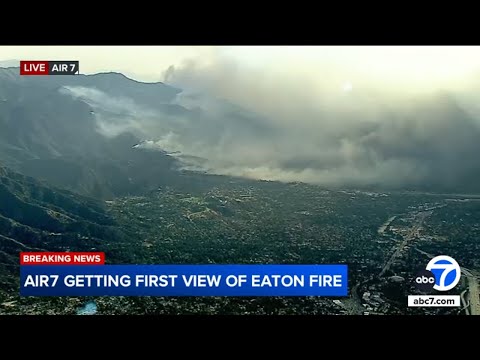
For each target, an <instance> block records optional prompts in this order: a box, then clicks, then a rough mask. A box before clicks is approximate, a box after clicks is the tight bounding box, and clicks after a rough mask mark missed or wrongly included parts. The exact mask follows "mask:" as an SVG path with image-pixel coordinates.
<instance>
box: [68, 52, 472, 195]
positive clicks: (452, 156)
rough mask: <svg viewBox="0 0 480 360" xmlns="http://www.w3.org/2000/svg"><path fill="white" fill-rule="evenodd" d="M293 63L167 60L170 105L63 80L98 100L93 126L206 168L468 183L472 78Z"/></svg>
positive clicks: (450, 185) (332, 183) (357, 180)
mask: <svg viewBox="0 0 480 360" xmlns="http://www.w3.org/2000/svg"><path fill="white" fill-rule="evenodd" d="M293 74H295V72H293ZM296 74H297V75H298V76H293V75H292V72H291V71H290V72H288V73H286V74H282V73H281V72H276V71H273V72H262V71H261V70H258V69H255V68H247V67H242V66H240V65H239V64H237V63H235V62H233V61H229V60H225V59H220V60H219V61H210V62H209V63H208V64H207V65H205V64H200V63H197V62H195V61H193V60H192V61H189V62H185V63H183V64H180V65H176V66H170V67H169V68H168V69H167V70H166V71H165V73H164V76H165V79H166V80H167V81H168V82H169V83H171V84H173V85H175V86H177V87H179V88H182V89H184V91H183V92H182V93H181V94H179V95H178V96H177V98H176V99H175V101H174V103H171V104H169V105H175V106H179V107H180V108H181V109H183V112H182V114H174V115H172V114H171V113H165V112H162V111H159V110H158V109H157V110H153V109H146V108H144V107H140V106H138V105H137V104H135V102H134V101H133V100H132V99H117V98H111V97H109V95H108V94H105V93H100V92H98V91H97V92H95V91H92V90H91V89H79V88H77V89H69V91H71V92H72V93H73V94H74V95H75V96H82V97H84V98H86V99H88V101H90V102H91V103H92V104H93V105H94V106H96V107H97V108H101V109H103V113H100V112H99V115H98V117H97V118H98V123H99V131H100V132H101V133H103V134H105V135H116V134H117V133H118V132H122V131H131V132H135V133H136V134H137V135H139V136H141V137H142V138H143V139H145V141H144V142H143V143H141V144H139V145H138V146H139V147H146V148H150V149H152V148H159V149H162V150H166V151H170V152H173V153H174V154H178V156H179V157H182V156H183V157H185V158H187V157H188V159H189V165H190V166H192V167H196V168H198V167H200V166H201V167H202V168H204V169H206V170H208V171H210V172H212V173H218V174H229V175H240V176H247V177H251V178H258V179H268V180H282V181H304V182H309V183H315V184H322V185H326V186H329V187H341V186H354V187H355V186H377V187H389V188H391V187H393V188H405V187H407V188H418V187H421V188H423V189H428V188H434V187H435V188H442V189H447V190H454V189H459V190H461V191H463V190H466V191H469V190H470V189H475V186H476V183H477V179H478V176H479V175H480V162H479V161H478V160H477V156H478V154H479V153H480V141H479V139H480V121H479V116H478V114H479V113H480V108H478V106H477V105H476V104H478V103H480V102H479V100H480V99H479V96H478V95H477V94H480V93H479V92H476V91H475V88H476V89H479V88H480V87H475V84H473V85H472V84H469V88H468V89H467V88H459V87H452V88H449V87H448V86H447V85H448V84H443V85H442V86H438V88H431V89H429V91H418V92H417V91H414V90H415V89H410V90H409V91H406V90H405V86H403V87H402V88H401V89H395V88H394V87H386V88H385V89H382V88H380V87H379V86H373V85H372V86H370V85H371V84H370V83H369V82H368V79H365V78H362V79H360V78H359V77H357V78H355V76H353V75H351V74H350V75H351V76H350V77H349V78H348V80H346V81H345V82H343V83H342V82H336V81H337V80H338V79H341V77H338V75H336V74H329V73H328V69H326V70H325V76H324V79H325V81H324V83H322V81H320V82H319V80H318V79H319V77H318V76H316V77H315V79H316V80H315V81H312V80H311V79H309V72H308V71H306V70H305V69H298V72H297V73H296ZM317 75H318V74H317ZM320 79H322V78H321V77H320ZM352 79H353V80H352ZM355 79H356V80H355ZM333 83H335V84H334V85H335V86H334V85H332V84H333ZM422 90H424V89H422ZM115 114H116V115H115ZM113 115H115V116H113ZM112 119H114V120H112Z"/></svg>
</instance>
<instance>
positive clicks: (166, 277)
mask: <svg viewBox="0 0 480 360" xmlns="http://www.w3.org/2000/svg"><path fill="white" fill-rule="evenodd" d="M20 281H21V285H20V295H21V296H347V293H348V267H347V265H93V266H68V265H67V266H65V265H55V266H49V265H26V266H21V269H20Z"/></svg>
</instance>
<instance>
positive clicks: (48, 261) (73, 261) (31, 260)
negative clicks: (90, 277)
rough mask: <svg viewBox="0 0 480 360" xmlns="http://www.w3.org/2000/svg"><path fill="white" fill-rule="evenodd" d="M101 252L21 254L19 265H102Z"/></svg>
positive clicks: (102, 257)
mask: <svg viewBox="0 0 480 360" xmlns="http://www.w3.org/2000/svg"><path fill="white" fill-rule="evenodd" d="M104 264H105V253H103V252H21V253H20V265H104Z"/></svg>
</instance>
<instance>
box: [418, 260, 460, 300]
mask: <svg viewBox="0 0 480 360" xmlns="http://www.w3.org/2000/svg"><path fill="white" fill-rule="evenodd" d="M460 277H461V269H460V265H458V263H457V262H456V261H455V260H454V259H453V258H451V257H450V256H446V255H441V256H437V257H434V258H433V259H432V260H430V262H429V263H428V264H427V266H426V269H425V270H421V271H419V272H418V273H417V275H416V276H415V278H414V285H415V287H416V288H417V289H418V290H420V291H422V292H430V291H431V290H432V289H434V290H437V291H448V290H451V289H453V288H454V287H455V286H457V284H458V282H459V281H460Z"/></svg>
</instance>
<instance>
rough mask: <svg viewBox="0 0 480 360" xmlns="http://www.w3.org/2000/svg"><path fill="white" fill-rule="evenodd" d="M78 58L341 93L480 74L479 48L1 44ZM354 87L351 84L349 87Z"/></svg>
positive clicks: (143, 71)
mask: <svg viewBox="0 0 480 360" xmlns="http://www.w3.org/2000/svg"><path fill="white" fill-rule="evenodd" d="M10 59H17V60H22V59H32V60H35V59H47V60H48V59H78V60H79V61H80V69H81V72H83V73H94V72H100V71H120V72H124V73H128V74H129V75H130V76H133V77H135V78H136V79H138V80H143V81H156V80H157V81H158V80H163V79H162V73H163V71H164V70H165V69H166V68H167V67H168V66H170V65H175V66H181V64H182V63H184V62H185V61H187V60H189V59H190V60H193V61H195V62H196V63H197V64H199V66H202V67H205V66H209V65H210V64H212V63H216V62H218V61H228V62H232V63H235V64H236V66H242V67H248V68H257V69H261V70H262V71H264V72H268V73H269V74H271V75H272V76H283V77H285V76H297V77H298V76H300V77H302V76H305V75H306V74H307V75H308V77H309V78H310V79H312V78H314V79H315V81H318V82H320V83H322V82H323V83H325V82H329V83H330V85H331V86H332V89H333V88H335V87H336V88H337V89H341V88H343V87H344V86H345V83H352V87H354V86H355V85H356V84H355V83H357V84H358V85H360V86H363V85H365V84H370V85H371V86H387V87H388V88H393V89H395V88H396V89H399V88H402V89H405V88H412V87H418V88H421V89H422V90H423V89H428V88H431V87H442V86H449V87H452V86H456V87H457V86H463V85H464V83H465V82H468V78H469V76H471V75H472V74H474V73H476V72H477V71H478V70H480V47H460V46H458V47H447V46H445V47H435V46H431V47H424V46H404V47H402V46H377V47H375V46H364V47H362V46H358V47H348V46H316V47H315V46H310V47H308V46H222V47H220V46H219V47H211V46H210V47H206V46H138V47H132V46H123V47H122V46H2V47H0V60H10ZM347 86H349V85H347Z"/></svg>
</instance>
